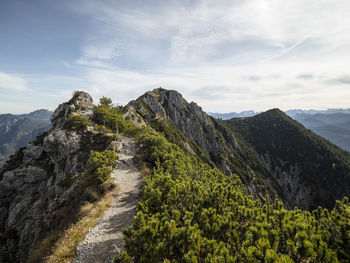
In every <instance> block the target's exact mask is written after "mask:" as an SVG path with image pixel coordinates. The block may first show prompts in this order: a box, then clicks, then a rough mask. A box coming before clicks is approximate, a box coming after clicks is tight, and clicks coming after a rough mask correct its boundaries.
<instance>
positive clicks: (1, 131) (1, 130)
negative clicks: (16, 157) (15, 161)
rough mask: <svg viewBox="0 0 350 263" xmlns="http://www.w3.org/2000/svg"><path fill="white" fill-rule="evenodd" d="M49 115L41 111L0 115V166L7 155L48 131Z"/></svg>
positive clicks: (46, 111)
mask: <svg viewBox="0 0 350 263" xmlns="http://www.w3.org/2000/svg"><path fill="white" fill-rule="evenodd" d="M51 114H52V112H51V111H48V110H43V109H42V110H37V111H34V112H31V113H28V114H22V115H13V114H1V115H0V166H1V163H2V162H3V161H4V160H5V159H6V158H7V157H8V156H9V155H11V154H13V153H14V152H15V151H16V150H18V149H19V148H21V147H23V146H25V145H27V143H29V142H30V141H32V140H34V139H35V137H36V136H37V135H39V134H41V133H42V132H44V131H47V130H48V129H49V127H50V117H51Z"/></svg>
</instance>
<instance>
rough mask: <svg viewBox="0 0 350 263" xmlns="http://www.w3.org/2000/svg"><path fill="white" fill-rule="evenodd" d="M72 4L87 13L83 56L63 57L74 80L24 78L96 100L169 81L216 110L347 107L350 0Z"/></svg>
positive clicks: (129, 95)
mask: <svg viewBox="0 0 350 263" xmlns="http://www.w3.org/2000/svg"><path fill="white" fill-rule="evenodd" d="M67 6H68V7H69V8H70V10H71V11H72V10H73V11H74V12H76V13H79V16H77V17H85V18H86V23H85V25H86V28H85V29H86V31H87V33H86V34H85V37H83V38H82V39H80V41H81V42H80V41H79V44H81V46H80V47H79V54H76V56H75V57H74V58H72V59H71V60H68V59H66V58H65V60H64V62H62V65H63V66H65V67H66V68H68V69H69V74H71V75H68V76H69V77H72V78H73V79H72V80H70V79H65V78H64V76H61V77H62V78H61V79H62V80H60V78H59V76H58V77H54V78H50V76H47V77H46V78H43V79H42V80H40V78H38V80H36V81H34V82H33V81H30V83H29V84H28V83H25V84H24V85H22V86H26V85H27V87H28V85H29V86H30V87H32V86H33V87H37V86H40V87H44V86H46V87H54V88H51V89H50V88H48V89H50V91H53V90H54V89H56V90H59V89H60V86H61V87H65V94H66V93H67V94H68V93H70V92H71V90H74V89H86V90H87V91H89V92H90V93H92V95H93V96H94V98H95V100H96V99H98V97H101V96H110V97H112V99H113V100H114V101H115V102H119V103H122V104H125V103H127V102H128V101H130V100H132V99H135V98H136V97H138V96H139V95H141V94H142V93H143V92H145V91H147V90H150V89H153V88H157V87H160V86H161V87H164V88H167V89H176V90H178V91H180V92H181V93H183V95H184V97H185V98H186V99H188V100H190V101H191V100H193V101H196V102H198V104H200V105H201V106H202V107H203V108H204V109H205V110H208V111H241V110H248V109H255V110H266V109H269V108H274V107H280V108H282V109H288V108H321V107H348V102H347V101H346V100H345V98H346V97H347V96H348V95H349V92H350V91H347V90H345V89H344V84H349V82H350V81H349V77H348V72H347V69H346V68H345V67H344V65H347V64H348V61H349V59H350V49H349V48H348V43H349V42H350V34H349V33H350V32H349V28H348V25H349V24H350V16H348V11H349V10H350V2H346V1H343V0H334V1H323V0H321V1H320V0H309V1H303V0H295V1H287V2H286V1H280V0H268V1H267V0H250V1H243V0H237V1H231V0H222V1H215V0H177V1H175V0H168V1H157V0H150V1H147V2H145V1H141V0H135V1H108V0H105V1H95V0H77V1H67ZM16 76H17V75H16ZM74 77H76V78H74ZM0 81H1V80H0ZM0 83H1V82H0ZM19 86H20V85H19ZM42 89H44V88H42ZM55 92H56V91H55ZM54 94H55V93H54ZM67 96H68V95H67ZM348 97H349V96H348Z"/></svg>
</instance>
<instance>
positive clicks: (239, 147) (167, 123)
mask: <svg viewBox="0 0 350 263" xmlns="http://www.w3.org/2000/svg"><path fill="white" fill-rule="evenodd" d="M128 106H132V107H133V108H134V109H135V110H136V112H137V113H139V114H140V115H141V116H142V117H143V118H144V119H145V120H146V121H148V122H149V123H150V124H151V125H152V127H153V128H154V129H156V130H158V131H160V132H163V133H164V134H165V135H166V136H167V138H168V139H169V141H171V142H173V143H176V144H179V145H180V146H181V147H182V148H184V149H187V150H188V151H190V152H193V153H195V154H197V155H199V156H201V158H202V159H203V160H205V161H207V162H209V163H211V164H214V165H215V166H216V167H218V168H219V169H220V170H221V171H222V172H224V173H225V174H227V175H229V174H231V173H236V174H238V175H239V176H240V178H241V180H242V181H243V183H244V184H245V185H246V187H247V191H248V192H249V193H250V194H253V195H254V196H256V197H258V198H260V199H264V197H265V195H266V194H268V195H270V196H271V197H272V198H274V197H279V198H280V199H281V200H282V201H283V202H284V203H285V205H286V206H287V207H289V208H293V207H294V206H298V207H300V208H303V209H314V208H316V207H317V206H318V205H322V206H325V207H332V206H333V205H334V202H335V200H337V199H341V198H342V197H343V196H347V195H349V189H350V183H349V180H350V154H349V153H347V152H344V151H342V150H341V149H339V148H338V147H336V146H334V145H332V144H331V143H329V142H328V141H326V140H324V139H323V138H321V137H319V136H317V135H316V134H314V133H313V132H311V131H308V130H307V129H305V128H304V127H303V126H302V125H300V124H299V123H298V122H296V121H294V120H292V119H291V118H290V117H288V116H287V115H286V114H285V113H283V112H281V111H279V110H271V111H268V112H265V113H261V114H258V115H256V116H254V117H246V118H242V119H231V120H219V119H215V118H213V117H210V116H209V115H207V114H206V113H205V112H204V111H203V110H202V109H201V108H200V107H199V106H198V105H197V104H195V103H194V102H191V103H188V102H187V101H186V100H185V99H184V98H183V97H182V96H181V94H179V93H178V92H176V91H168V90H164V89H161V88H160V89H155V90H153V91H152V92H147V93H145V94H144V95H143V96H141V97H140V98H138V99H137V100H135V101H132V102H130V103H129V104H128Z"/></svg>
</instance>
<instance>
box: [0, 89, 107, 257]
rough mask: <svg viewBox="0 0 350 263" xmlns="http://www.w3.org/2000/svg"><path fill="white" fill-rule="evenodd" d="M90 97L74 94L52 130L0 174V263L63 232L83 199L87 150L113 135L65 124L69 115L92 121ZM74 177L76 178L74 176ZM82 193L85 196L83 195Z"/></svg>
mask: <svg viewBox="0 0 350 263" xmlns="http://www.w3.org/2000/svg"><path fill="white" fill-rule="evenodd" d="M93 107H94V106H93V104H92V98H91V97H90V95H88V94H87V93H83V92H76V93H75V95H74V97H73V98H72V99H71V100H70V101H69V102H67V103H64V104H61V105H59V107H58V108H57V109H56V110H55V112H54V113H53V115H52V117H51V122H52V128H51V129H50V130H49V131H48V132H46V133H43V134H41V135H40V136H39V137H38V138H37V139H36V140H35V141H34V142H32V143H30V144H28V146H27V147H25V148H23V149H21V150H20V151H19V152H17V153H16V154H15V155H13V156H12V157H11V159H10V160H9V161H8V162H7V163H6V164H5V165H4V167H3V168H2V170H1V172H0V255H1V256H0V262H23V261H24V260H25V259H26V257H27V255H28V253H29V251H30V249H31V248H32V247H33V245H34V244H35V242H36V241H37V240H39V239H40V238H42V237H43V236H45V235H47V234H48V233H49V232H50V231H51V230H53V229H56V228H62V229H63V228H64V222H65V218H66V217H69V216H71V213H72V212H74V209H73V208H74V204H75V203H76V202H77V200H80V199H84V198H91V197H88V196H86V193H84V191H83V190H84V189H82V185H83V184H84V182H83V180H84V179H81V178H80V177H78V176H77V175H79V173H82V172H84V171H85V169H86V167H85V166H86V160H87V158H88V155H89V152H90V150H104V149H106V148H107V147H108V146H109V145H110V142H111V141H112V139H113V136H108V135H104V134H102V133H99V132H97V131H95V130H94V128H93V126H87V127H85V128H84V129H82V130H72V129H70V128H69V127H66V126H65V121H66V119H67V118H68V117H69V116H70V115H80V116H84V117H86V118H87V119H90V120H91V119H92V114H93ZM77 177H78V178H77ZM84 195H85V196H84Z"/></svg>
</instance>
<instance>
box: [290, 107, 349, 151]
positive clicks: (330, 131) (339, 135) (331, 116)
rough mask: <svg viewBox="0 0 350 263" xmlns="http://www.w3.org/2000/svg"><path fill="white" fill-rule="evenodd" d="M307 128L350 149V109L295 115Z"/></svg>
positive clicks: (345, 148) (343, 147) (294, 117)
mask: <svg viewBox="0 0 350 263" xmlns="http://www.w3.org/2000/svg"><path fill="white" fill-rule="evenodd" d="M293 119H295V120H297V121H299V122H300V123H301V124H303V125H304V126H305V127H306V128H308V129H311V130H312V131H314V132H315V133H317V134H318V135H320V136H322V137H324V138H326V139H327V140H329V141H330V142H332V143H334V144H336V145H338V146H339V147H341V148H342V149H344V150H347V151H350V111H347V110H342V111H338V112H336V110H329V111H326V112H324V113H312V114H310V113H307V112H301V113H297V114H294V115H293Z"/></svg>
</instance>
